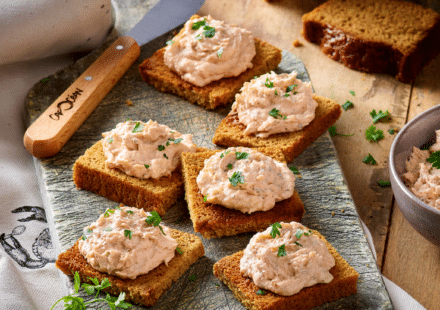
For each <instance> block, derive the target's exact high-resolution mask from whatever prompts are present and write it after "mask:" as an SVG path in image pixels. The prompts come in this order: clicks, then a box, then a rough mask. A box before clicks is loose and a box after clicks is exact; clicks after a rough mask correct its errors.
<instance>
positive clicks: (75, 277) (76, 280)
mask: <svg viewBox="0 0 440 310" xmlns="http://www.w3.org/2000/svg"><path fill="white" fill-rule="evenodd" d="M80 285H81V278H80V276H79V273H78V271H75V274H74V275H73V287H74V289H75V293H76V294H78V290H79V287H80Z"/></svg>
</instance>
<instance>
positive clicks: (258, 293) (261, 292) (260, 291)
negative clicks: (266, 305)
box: [255, 289, 267, 295]
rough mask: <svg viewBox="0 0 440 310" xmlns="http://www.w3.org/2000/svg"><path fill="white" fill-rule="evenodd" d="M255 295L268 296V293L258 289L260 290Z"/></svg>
mask: <svg viewBox="0 0 440 310" xmlns="http://www.w3.org/2000/svg"><path fill="white" fill-rule="evenodd" d="M255 294H257V295H266V294H267V292H265V291H263V290H262V289H258V290H257V291H256V292H255Z"/></svg>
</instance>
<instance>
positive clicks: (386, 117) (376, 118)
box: [370, 109, 391, 124]
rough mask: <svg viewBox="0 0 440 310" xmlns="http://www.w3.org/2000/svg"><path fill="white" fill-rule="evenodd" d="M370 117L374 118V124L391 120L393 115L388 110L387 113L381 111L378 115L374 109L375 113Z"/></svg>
mask: <svg viewBox="0 0 440 310" xmlns="http://www.w3.org/2000/svg"><path fill="white" fill-rule="evenodd" d="M370 115H371V117H372V118H373V123H374V124H375V123H377V122H378V121H380V120H383V121H388V120H390V118H391V114H390V112H388V110H386V111H385V112H382V110H379V113H377V112H376V110H375V109H373V111H371V112H370Z"/></svg>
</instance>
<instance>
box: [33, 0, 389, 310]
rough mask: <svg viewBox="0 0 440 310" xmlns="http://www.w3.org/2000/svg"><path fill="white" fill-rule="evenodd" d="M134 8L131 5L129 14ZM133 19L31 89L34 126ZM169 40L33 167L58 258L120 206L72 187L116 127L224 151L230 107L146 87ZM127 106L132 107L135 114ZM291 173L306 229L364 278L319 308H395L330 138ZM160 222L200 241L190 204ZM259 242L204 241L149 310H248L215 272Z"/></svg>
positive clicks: (297, 63)
mask: <svg viewBox="0 0 440 310" xmlns="http://www.w3.org/2000/svg"><path fill="white" fill-rule="evenodd" d="M120 2H121V3H122V2H123V3H124V4H123V5H121V7H120V9H119V10H116V12H124V10H125V11H128V12H130V14H129V17H130V18H133V19H137V20H138V16H135V17H133V14H134V13H133V12H136V10H134V9H133V8H136V7H137V6H140V8H139V10H138V11H139V12H140V13H139V14H144V13H145V12H146V11H147V10H148V8H149V4H151V1H131V2H129V1H122V0H121V1H120ZM127 3H131V6H130V5H129V4H127ZM116 17H117V18H118V16H116ZM130 18H126V19H125V20H124V18H123V17H121V18H120V19H119V20H118V22H117V25H123V26H121V28H120V29H115V31H114V32H113V35H112V37H111V38H110V39H109V40H108V43H107V44H105V45H104V46H103V47H102V48H100V49H98V50H96V51H94V52H93V53H91V54H90V55H88V56H87V57H85V58H83V59H81V60H79V61H77V62H76V63H75V64H73V65H72V66H69V67H68V68H65V69H63V70H61V71H59V72H57V73H56V74H54V75H52V76H49V77H48V80H47V79H45V80H44V81H42V82H39V83H37V84H36V85H35V86H34V87H33V88H32V89H31V90H30V92H29V94H28V96H27V98H26V102H25V104H26V111H27V115H26V116H25V122H26V124H27V126H29V125H30V124H31V123H32V122H33V121H34V120H35V119H36V117H37V116H38V115H39V114H40V113H42V111H44V110H45V109H46V108H47V107H48V106H49V105H50V104H51V103H52V102H53V101H54V100H55V99H56V98H57V97H58V96H59V95H60V94H61V93H62V92H63V91H64V90H65V89H66V88H67V87H68V86H69V85H70V84H71V83H72V82H73V81H74V80H75V79H76V77H78V76H79V75H80V74H81V73H82V72H83V71H84V70H85V69H86V68H87V67H88V66H89V65H90V64H91V62H93V60H94V59H95V58H96V57H97V56H98V55H99V54H100V53H102V51H103V49H104V48H105V47H106V45H108V44H109V43H110V42H111V41H112V39H114V38H115V36H116V34H121V33H123V32H124V31H126V30H127V29H129V28H130ZM121 20H122V21H121ZM127 23H128V24H127ZM121 29H123V30H121ZM171 36H172V35H171V32H170V33H168V34H165V35H163V36H161V37H159V38H158V39H156V40H154V41H152V42H150V43H148V44H146V45H145V46H143V47H142V53H141V56H140V58H139V60H138V61H137V62H136V63H135V64H134V65H133V66H132V67H131V68H130V69H129V70H128V72H127V73H126V74H125V76H124V77H123V78H122V79H121V80H120V81H119V82H118V83H117V84H116V86H115V88H114V89H113V90H112V91H111V92H110V93H109V94H108V95H107V96H106V97H105V98H104V100H103V101H102V102H101V103H100V104H99V105H98V107H97V108H96V110H95V111H94V112H93V113H92V114H91V116H90V117H89V118H88V119H87V120H86V121H85V123H84V124H83V125H82V126H81V127H80V128H79V130H78V131H77V132H76V133H75V134H74V135H73V137H72V138H71V139H70V140H69V141H68V143H67V144H66V145H65V146H64V147H63V149H62V150H61V151H60V153H58V154H57V155H56V156H54V157H52V158H48V159H43V160H40V159H35V165H36V169H37V175H38V178H39V183H40V188H41V192H42V196H43V201H44V205H45V208H46V213H47V215H48V219H49V222H50V225H51V231H52V233H53V240H54V242H55V244H56V249H57V250H58V251H64V250H66V249H68V248H69V247H71V246H72V245H73V243H74V242H75V241H76V240H77V239H78V238H79V237H80V236H81V235H82V228H83V227H84V226H86V225H88V224H90V223H91V222H92V221H94V220H96V219H97V218H98V216H99V215H100V214H101V213H102V212H103V211H104V210H105V209H107V208H110V207H114V206H115V205H116V204H115V202H113V201H110V200H108V199H106V198H104V197H100V196H97V195H95V194H94V193H91V192H87V191H83V190H77V189H76V187H75V185H74V183H73V181H72V166H73V163H74V162H75V160H76V159H77V158H78V157H79V156H80V155H82V154H83V153H84V152H85V150H86V149H87V148H89V147H90V146H92V145H93V144H94V143H95V142H96V141H98V140H99V139H100V138H101V133H102V132H104V131H108V130H110V129H112V128H114V127H115V125H116V124H117V123H119V122H121V121H125V120H126V119H128V118H130V119H133V120H142V121H147V120H148V119H150V118H151V119H153V120H155V121H157V122H159V123H162V124H166V125H168V126H169V127H171V128H174V129H176V130H178V131H180V132H182V133H192V134H193V135H194V141H195V143H196V144H197V145H199V146H204V147H208V148H217V147H216V146H215V145H213V144H212V142H211V138H212V136H213V134H214V131H215V129H216V128H217V126H218V125H219V123H220V121H221V120H222V119H223V118H224V117H225V115H226V114H227V112H228V111H229V109H230V106H229V107H226V108H220V109H217V110H215V111H207V110H204V109H203V108H200V107H199V106H196V105H193V104H191V103H189V102H187V101H185V100H183V99H181V98H179V97H176V96H173V95H169V94H163V93H160V92H158V91H156V90H155V89H154V88H153V87H151V86H150V85H147V84H146V83H144V82H143V81H142V79H141V77H140V75H139V73H138V68H137V67H138V65H139V64H140V62H141V61H142V60H143V59H144V58H147V57H149V56H150V55H151V54H152V53H153V52H154V51H155V50H157V49H158V48H161V47H162V46H164V44H165V42H166V41H167V40H169V39H170V37H171ZM293 70H296V71H298V72H299V77H300V78H301V79H302V80H304V81H309V76H308V74H307V70H306V69H305V67H304V65H303V63H302V62H301V60H300V59H299V58H297V57H295V56H294V55H292V54H290V53H289V52H287V51H283V60H282V63H281V65H280V68H279V70H278V71H279V73H281V72H291V71H293ZM126 100H131V101H132V102H133V106H128V105H127V104H126ZM291 165H294V166H296V167H297V168H298V169H299V171H300V173H301V178H299V179H298V180H297V182H296V184H297V190H298V192H299V195H300V197H301V199H302V201H303V202H304V205H305V209H306V213H305V216H304V218H303V221H302V223H303V224H304V225H306V226H308V227H310V228H312V229H316V230H319V231H320V232H321V233H322V234H323V235H324V236H325V237H326V238H327V240H328V241H329V242H330V243H331V244H332V245H333V246H334V247H335V248H336V249H337V250H338V252H339V253H340V254H341V255H342V256H343V257H344V258H345V259H346V260H347V261H348V262H349V263H350V264H351V265H352V266H353V267H354V268H355V269H356V270H357V271H358V272H359V274H360V276H359V280H358V293H356V294H354V295H352V296H350V297H347V298H343V299H340V300H338V301H335V302H332V303H328V304H326V305H323V306H321V307H318V308H316V309H392V308H393V307H392V304H391V301H390V298H389V296H388V293H387V291H386V288H385V286H384V283H383V281H382V278H381V276H380V272H379V270H378V268H377V265H376V263H375V260H374V258H373V255H372V253H371V251H370V248H369V246H368V244H367V241H366V239H365V236H364V233H363V231H362V227H361V224H360V221H359V218H358V215H357V212H356V209H355V206H354V204H353V200H352V199H351V196H350V193H349V191H348V188H347V186H346V184H345V182H344V179H343V176H342V172H341V169H340V166H339V164H338V160H337V156H336V153H335V150H334V147H333V145H332V142H331V138H330V137H329V135H328V134H327V133H326V134H324V135H322V136H321V137H320V138H319V139H318V140H317V141H315V142H314V143H313V144H312V145H311V146H310V147H309V148H308V149H307V150H306V151H304V153H303V154H301V155H300V156H299V157H298V158H296V159H295V160H294V162H293V163H291ZM342 210H344V211H342ZM332 212H334V216H332ZM163 221H164V223H166V225H168V226H170V227H172V228H177V229H180V230H183V231H186V232H191V233H194V231H193V228H192V223H191V220H190V218H189V214H188V209H187V206H186V202H185V201H184V200H183V199H181V200H179V201H178V202H177V203H176V205H175V206H173V207H172V208H171V209H170V210H169V211H168V212H167V213H166V215H165V216H164V218H163ZM252 235H253V234H252V233H248V234H241V235H238V236H231V237H224V238H217V239H210V240H208V239H203V238H202V237H201V236H200V235H199V236H200V237H201V238H202V240H203V244H204V246H205V251H206V256H205V257H203V258H201V259H199V260H198V261H197V262H196V263H195V264H194V265H193V266H192V267H191V268H190V269H189V270H188V271H187V272H185V274H184V275H183V276H182V277H181V278H180V279H179V280H178V282H177V283H174V284H173V285H172V286H171V288H170V289H169V290H168V291H167V292H166V293H165V294H164V295H163V296H162V297H161V298H160V300H159V301H158V303H157V304H156V305H155V306H154V307H153V308H152V309H231V310H232V309H244V307H243V306H242V305H241V304H240V303H239V302H238V301H237V300H236V299H235V298H234V297H233V295H232V293H231V292H230V290H229V289H228V288H227V287H226V286H225V285H223V284H222V283H221V282H220V281H219V280H218V279H217V278H216V277H214V275H213V273H212V266H213V264H214V263H215V262H216V261H218V260H219V259H221V258H222V257H224V256H226V255H230V254H233V253H235V252H237V251H239V250H242V249H243V248H244V247H245V246H246V244H247V243H248V241H249V239H250V237H251V236H252ZM191 275H196V279H197V280H196V281H193V282H192V281H190V280H189V279H188V278H189V277H190V276H191Z"/></svg>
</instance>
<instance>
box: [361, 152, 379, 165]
mask: <svg viewBox="0 0 440 310" xmlns="http://www.w3.org/2000/svg"><path fill="white" fill-rule="evenodd" d="M362 161H363V162H364V163H365V164H367V165H375V164H376V163H377V161H376V160H375V159H374V157H373V156H372V155H371V154H370V153H368V156H365V157H364V159H362Z"/></svg>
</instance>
